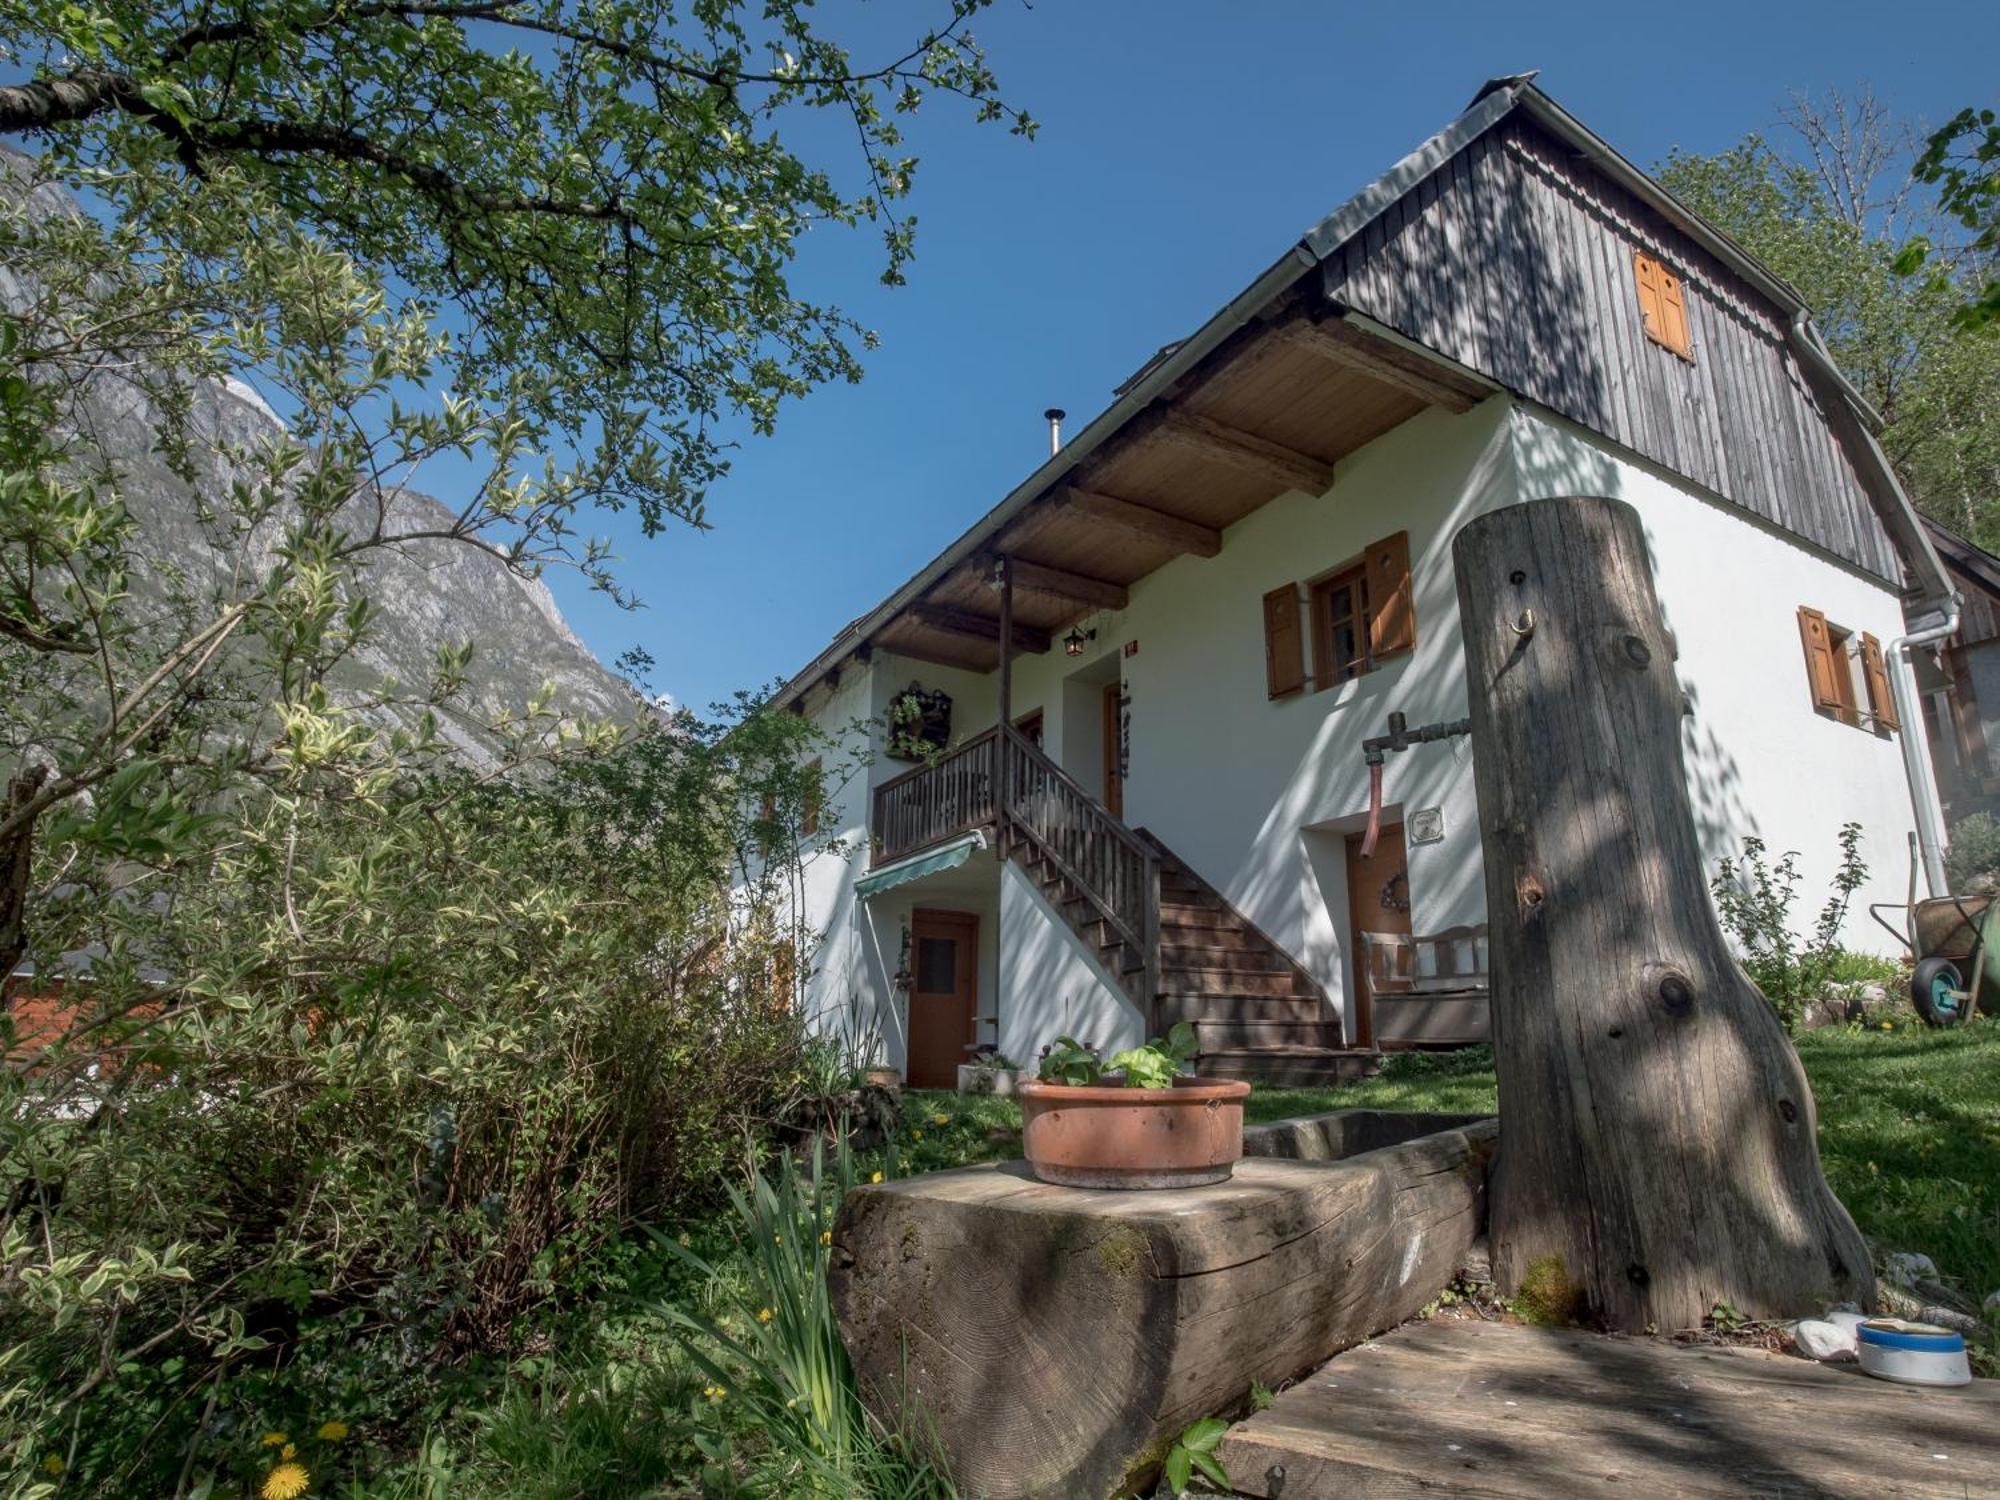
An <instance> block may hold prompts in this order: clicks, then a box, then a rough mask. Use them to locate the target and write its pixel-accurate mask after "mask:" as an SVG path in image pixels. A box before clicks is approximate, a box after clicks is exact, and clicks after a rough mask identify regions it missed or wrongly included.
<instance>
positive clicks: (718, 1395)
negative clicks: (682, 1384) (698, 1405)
mask: <svg viewBox="0 0 2000 1500" xmlns="http://www.w3.org/2000/svg"><path fill="white" fill-rule="evenodd" d="M701 1393H702V1394H703V1395H704V1396H706V1397H708V1399H709V1400H711V1401H720V1400H721V1399H722V1398H723V1397H724V1396H726V1395H728V1394H729V1391H728V1389H727V1388H726V1387H724V1386H719V1385H705V1386H703V1387H702V1388H701Z"/></svg>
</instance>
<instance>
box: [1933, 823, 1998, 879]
mask: <svg viewBox="0 0 2000 1500" xmlns="http://www.w3.org/2000/svg"><path fill="white" fill-rule="evenodd" d="M1944 863H1945V873H1946V874H1947V875H1948V876H1949V877H1950V880H1951V888H1952V889H1953V890H1954V891H1966V890H1970V889H1971V887H1972V884H1973V882H1974V881H1976V880H1979V879H1980V878H1981V877H1982V876H2000V822H1995V821H1994V820H1993V818H1992V817H1991V815H1989V814H1987V813H1983V812H1981V813H1969V814H1967V815H1966V816H1965V817H1963V818H1960V819H1959V820H1958V821H1957V822H1956V823H1954V824H1952V825H1951V842H1950V845H1949V846H1948V847H1947V849H1946V850H1945V861H1944Z"/></svg>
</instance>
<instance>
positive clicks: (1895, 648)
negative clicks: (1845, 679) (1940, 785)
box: [1889, 594, 1958, 896]
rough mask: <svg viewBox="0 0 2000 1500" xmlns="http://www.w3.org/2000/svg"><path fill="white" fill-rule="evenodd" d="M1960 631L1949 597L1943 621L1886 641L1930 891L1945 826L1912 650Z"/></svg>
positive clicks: (1940, 880)
mask: <svg viewBox="0 0 2000 1500" xmlns="http://www.w3.org/2000/svg"><path fill="white" fill-rule="evenodd" d="M1957 630H1958V596H1957V595H1956V594H1952V595H1949V596H1947V599H1946V602H1945V618H1944V623H1943V624H1941V625H1933V626H1932V627H1931V628H1930V629H1929V630H1919V631H1917V632H1915V633H1914V634H1912V635H1899V636H1897V637H1896V638H1895V639H1894V640H1893V641H1891V642H1889V691H1890V694H1891V695H1892V696H1893V697H1894V698H1895V700H1896V717H1897V718H1899V719H1901V720H1902V721H1903V729H1902V733H1900V734H1899V735H1897V736H1896V738H1897V739H1899V740H1901V741H1902V747H1903V774H1904V775H1905V776H1906V777H1907V778H1908V779H1909V783H1910V803H1911V806H1912V807H1913V808H1914V810H1915V812H1916V815H1917V857H1918V859H1919V860H1920V861H1921V862H1922V864H1923V867H1924V885H1925V886H1926V887H1928V888H1929V891H1930V893H1931V894H1932V895H1933V896H1942V895H1944V894H1945V893H1946V886H1947V882H1946V878H1945V873H1944V826H1943V819H1942V818H1940V817H1939V816H1938V790H1937V777H1936V775H1935V774H1934V773H1933V771H1932V769H1931V756H1930V748H1929V746H1930V734H1929V731H1928V730H1927V729H1926V728H1925V727H1924V715H1923V705H1922V704H1920V703H1919V702H1918V701H1917V669H1916V667H1915V666H1914V665H1913V664H1912V663H1911V660H1910V653H1911V651H1913V650H1915V649H1917V648H1919V647H1922V646H1929V645H1933V644H1935V643H1936V642H1938V641H1942V640H1944V639H1946V638H1947V637H1949V636H1951V635H1952V634H1954V633H1955V632H1956V631H1957Z"/></svg>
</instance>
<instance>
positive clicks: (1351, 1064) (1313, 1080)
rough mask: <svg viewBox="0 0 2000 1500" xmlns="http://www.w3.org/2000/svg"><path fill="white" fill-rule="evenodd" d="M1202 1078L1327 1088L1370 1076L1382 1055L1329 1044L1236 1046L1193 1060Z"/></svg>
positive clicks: (1294, 1086) (1278, 1085)
mask: <svg viewBox="0 0 2000 1500" xmlns="http://www.w3.org/2000/svg"><path fill="white" fill-rule="evenodd" d="M1194 1070H1195V1073H1196V1074H1197V1075H1198V1076H1200V1077H1202V1078H1241V1079H1245V1080H1247V1081H1248V1082H1251V1083H1262V1084H1270V1085H1275V1086H1277V1087H1281V1088H1330V1087H1333V1086H1335V1085H1337V1084H1342V1083H1352V1082H1354V1081H1355V1080H1356V1079H1361V1078H1370V1077H1373V1076H1374V1075H1375V1074H1376V1073H1379V1072H1380V1071H1381V1070H1382V1054H1381V1053H1379V1052H1374V1051H1366V1052H1364V1051H1361V1050H1360V1049H1358V1048H1357V1049H1351V1050H1344V1049H1338V1048H1333V1047H1236V1048H1229V1049H1227V1050H1224V1051H1219V1052H1211V1053H1206V1054H1204V1055H1202V1056H1200V1057H1197V1058H1196V1059H1195V1068H1194Z"/></svg>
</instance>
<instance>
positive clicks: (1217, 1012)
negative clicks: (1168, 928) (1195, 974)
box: [1157, 994, 1327, 1027]
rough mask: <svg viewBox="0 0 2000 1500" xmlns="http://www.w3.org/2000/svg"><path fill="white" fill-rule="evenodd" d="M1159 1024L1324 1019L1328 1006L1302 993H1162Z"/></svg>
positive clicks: (1159, 1003) (1159, 1001)
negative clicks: (1281, 994) (1307, 997)
mask: <svg viewBox="0 0 2000 1500" xmlns="http://www.w3.org/2000/svg"><path fill="white" fill-rule="evenodd" d="M1157 1005H1158V1010H1159V1016H1160V1025H1161V1026H1162V1027H1167V1026H1171V1025H1173V1024H1174V1023H1175V1022H1176V1021H1192V1022H1194V1023H1195V1024H1197V1025H1199V1024H1200V1023H1201V1022H1203V1021H1293V1022H1300V1021H1324V1020H1325V1019H1327V1012H1326V1007H1325V1006H1323V1005H1322V1004H1320V1002H1319V1001H1318V1000H1317V999H1310V1000H1309V999H1306V998H1305V997H1303V996H1300V995H1286V996H1282V997H1280V996H1275V995H1173V994H1167V995H1161V996H1160V997H1159V1000H1158V1002H1157Z"/></svg>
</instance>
